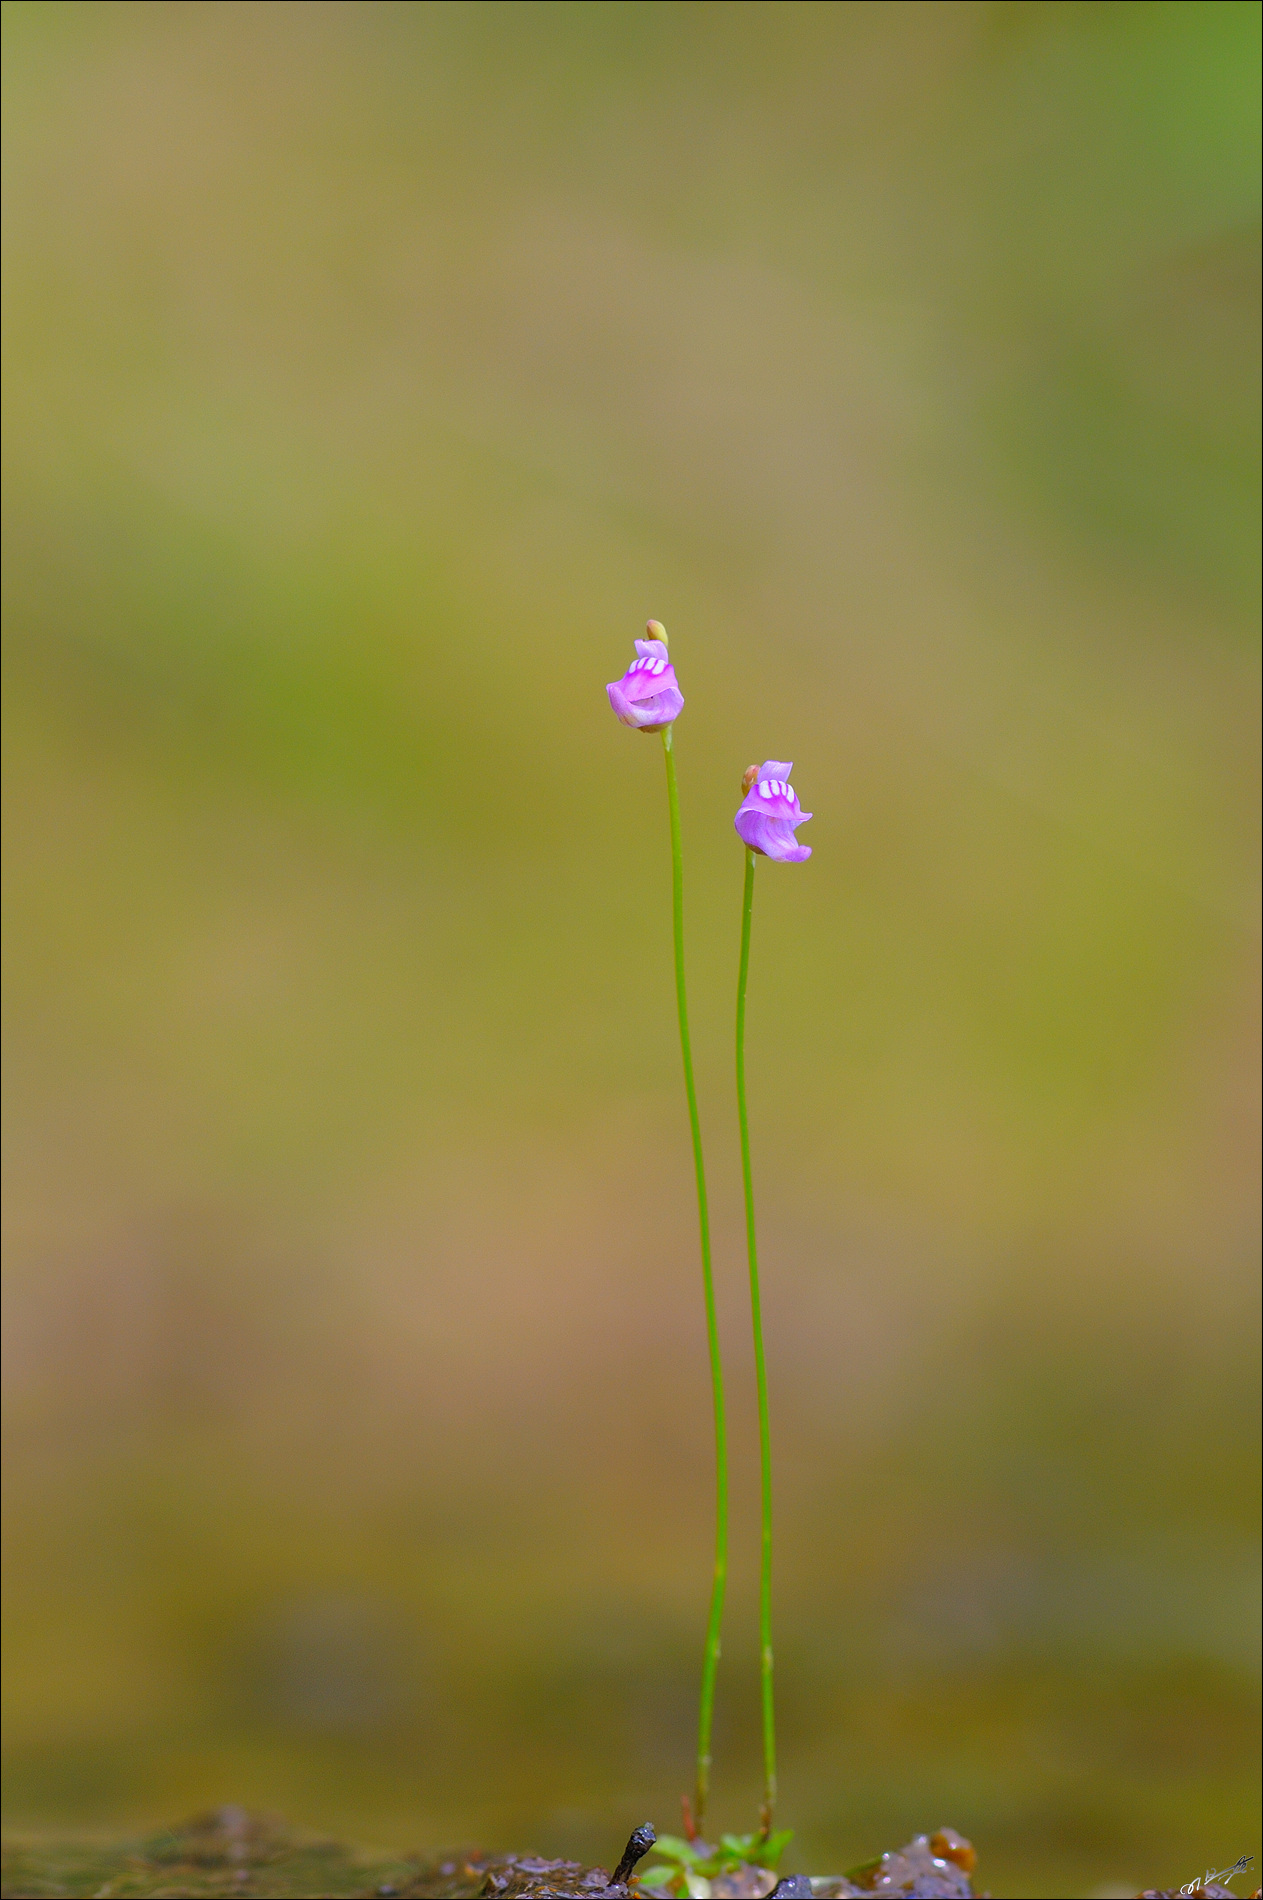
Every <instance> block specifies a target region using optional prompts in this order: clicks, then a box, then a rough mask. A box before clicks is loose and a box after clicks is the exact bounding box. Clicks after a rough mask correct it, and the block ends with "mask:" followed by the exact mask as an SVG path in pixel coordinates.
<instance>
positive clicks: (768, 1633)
mask: <svg viewBox="0 0 1263 1900" xmlns="http://www.w3.org/2000/svg"><path fill="white" fill-rule="evenodd" d="M792 769H793V768H792V766H791V765H789V764H787V763H782V762H781V761H779V760H777V759H768V760H766V761H765V763H764V764H763V765H761V766H754V765H752V766H751V767H750V769H749V771H748V772H747V773H746V774H745V777H744V778H743V780H742V785H741V789H742V791H743V792H744V794H745V797H744V800H743V802H742V804H741V807H740V809H739V810H738V812H737V816H736V819H735V820H734V823H735V825H736V829H737V833H738V835H739V837H740V838H741V840H742V842H743V843H744V845H745V847H746V853H745V858H746V869H745V889H744V892H743V896H742V902H741V957H740V961H739V963H738V966H737V1121H738V1125H739V1127H740V1132H741V1181H742V1186H743V1188H744V1190H745V1210H746V1254H747V1257H748V1260H749V1264H750V1323H751V1326H752V1328H753V1332H754V1376H755V1386H756V1391H757V1396H758V1406H759V1481H760V1482H759V1490H760V1504H761V1540H760V1558H759V1682H760V1688H761V1692H762V1712H763V1807H762V1811H761V1813H760V1817H759V1818H760V1822H761V1827H762V1838H763V1839H764V1840H766V1839H767V1838H768V1837H769V1836H770V1835H771V1832H772V1818H773V1815H774V1814H775V1812H776V1703H775V1696H774V1689H773V1667H774V1664H773V1655H772V1428H771V1420H770V1415H769V1411H768V1398H767V1358H766V1354H765V1352H764V1349H763V1299H762V1293H761V1289H760V1286H759V1250H758V1232H757V1228H756V1224H755V1218H754V1171H753V1169H752V1167H751V1165H750V1116H749V1111H748V1109H747V1106H746V990H747V987H748V984H749V980H750V922H751V918H752V916H753V911H754V863H755V859H756V858H757V857H767V858H772V859H774V860H776V861H779V862H781V863H787V864H800V863H802V862H803V861H804V860H805V859H807V858H809V857H810V856H811V846H810V845H804V844H799V843H798V841H797V838H796V837H795V828H796V827H797V826H798V825H801V824H805V823H806V821H807V819H809V818H810V817H811V813H810V812H804V810H803V809H802V806H801V805H800V804H799V802H798V798H797V795H796V793H795V791H794V788H793V786H792V785H791V784H790V783H789V774H790V772H791V771H792Z"/></svg>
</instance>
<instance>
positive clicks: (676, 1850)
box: [653, 1834, 702, 1867]
mask: <svg viewBox="0 0 1263 1900" xmlns="http://www.w3.org/2000/svg"><path fill="white" fill-rule="evenodd" d="M653 1851H654V1853H655V1854H661V1856H662V1858H663V1859H664V1860H678V1861H679V1862H680V1863H681V1864H682V1865H683V1866H685V1867H699V1866H700V1865H701V1859H702V1857H701V1855H700V1854H699V1853H698V1852H697V1849H696V1848H695V1847H693V1846H692V1845H691V1843H690V1842H688V1841H682V1840H681V1839H680V1838H679V1836H678V1835H676V1834H659V1836H658V1838H657V1840H656V1841H655V1842H654V1844H653Z"/></svg>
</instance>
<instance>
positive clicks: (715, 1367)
mask: <svg viewBox="0 0 1263 1900" xmlns="http://www.w3.org/2000/svg"><path fill="white" fill-rule="evenodd" d="M662 749H663V751H664V753H665V754H666V761H667V803H668V805H669V806H670V810H671V910H672V917H673V921H674V925H675V995H676V1002H677V1004H678V1006H679V1012H680V1053H681V1054H682V1056H683V1058H684V1093H685V1095H686V1096H687V1097H688V1109H689V1127H690V1129H691V1131H692V1135H693V1169H694V1172H695V1174H696V1176H697V1222H698V1227H699V1229H700V1232H701V1243H702V1291H703V1294H704V1295H705V1300H706V1338H707V1343H708V1345H709V1347H710V1383H711V1393H712V1396H713V1400H714V1408H715V1572H714V1579H713V1581H712V1584H711V1592H710V1615H709V1617H708V1618H707V1622H706V1649H705V1652H704V1655H703V1659H702V1693H701V1704H700V1708H699V1711H698V1719H697V1785H696V1787H695V1789H694V1794H693V1824H694V1826H695V1827H696V1829H697V1831H698V1833H699V1834H700V1833H701V1831H702V1822H703V1820H704V1819H705V1815H706V1802H707V1797H708V1796H709V1794H710V1737H711V1725H712V1720H713V1716H714V1709H715V1671H716V1669H717V1667H718V1664H719V1633H720V1627H721V1625H722V1623H723V1615H724V1588H725V1585H726V1583H727V1579H728V1434H727V1428H726V1426H725V1424H724V1372H723V1363H722V1361H721V1359H720V1356H719V1323H718V1321H717V1319H716V1317H715V1278H714V1274H713V1272H712V1270H711V1262H710V1214H709V1211H708V1208H707V1203H706V1168H705V1165H704V1163H703V1161H702V1127H701V1122H700V1121H699V1120H698V1114H697V1089H696V1087H695V1085H694V1082H693V1051H692V1048H691V1045H690V1043H689V1012H688V1000H687V997H686V995H685V990H684V856H683V851H682V848H681V842H680V794H679V790H678V788H677V786H676V782H675V751H674V747H673V745H672V728H671V727H670V726H667V727H665V728H664V730H663V734H662Z"/></svg>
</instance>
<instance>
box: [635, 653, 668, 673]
mask: <svg viewBox="0 0 1263 1900" xmlns="http://www.w3.org/2000/svg"><path fill="white" fill-rule="evenodd" d="M670 664H671V662H670V661H669V660H664V659H662V658H661V657H660V656H657V655H654V654H652V653H651V654H650V655H649V656H648V658H647V659H640V658H637V659H634V660H633V661H632V663H631V665H630V666H629V667H628V669H627V671H628V675H629V676H630V675H631V674H632V673H652V674H654V675H655V676H656V675H657V674H659V673H665V672H666V670H667V668H668V666H669V665H670Z"/></svg>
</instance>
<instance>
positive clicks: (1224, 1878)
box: [1180, 1854, 1254, 1894]
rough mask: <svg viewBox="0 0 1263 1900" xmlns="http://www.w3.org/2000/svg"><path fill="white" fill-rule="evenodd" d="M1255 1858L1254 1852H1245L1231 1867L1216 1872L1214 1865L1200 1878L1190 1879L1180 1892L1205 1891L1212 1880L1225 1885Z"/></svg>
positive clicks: (1222, 1885)
mask: <svg viewBox="0 0 1263 1900" xmlns="http://www.w3.org/2000/svg"><path fill="white" fill-rule="evenodd" d="M1253 1859H1254V1855H1253V1854H1243V1855H1242V1856H1241V1858H1240V1860H1238V1861H1234V1862H1233V1864H1232V1866H1231V1867H1221V1868H1220V1870H1219V1872H1218V1873H1216V1872H1215V1870H1214V1868H1213V1867H1208V1868H1207V1869H1206V1872H1205V1873H1204V1874H1203V1875H1202V1877H1201V1879H1200V1880H1190V1881H1188V1882H1187V1883H1186V1884H1185V1885H1184V1886H1183V1887H1181V1888H1180V1892H1181V1893H1189V1894H1192V1893H1204V1892H1205V1890H1206V1888H1207V1887H1209V1885H1210V1883H1211V1881H1212V1880H1213V1881H1215V1882H1216V1884H1217V1885H1219V1886H1221V1887H1224V1886H1226V1885H1227V1884H1228V1882H1229V1881H1230V1880H1232V1879H1233V1878H1234V1877H1235V1876H1236V1875H1237V1874H1239V1873H1241V1872H1242V1871H1243V1869H1245V1868H1246V1867H1248V1866H1249V1865H1250V1862H1251V1861H1252V1860H1253Z"/></svg>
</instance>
